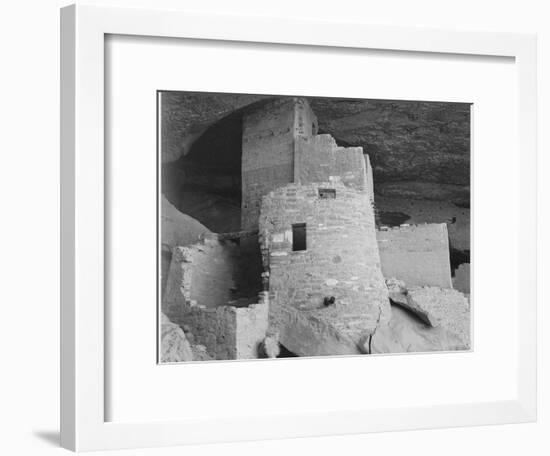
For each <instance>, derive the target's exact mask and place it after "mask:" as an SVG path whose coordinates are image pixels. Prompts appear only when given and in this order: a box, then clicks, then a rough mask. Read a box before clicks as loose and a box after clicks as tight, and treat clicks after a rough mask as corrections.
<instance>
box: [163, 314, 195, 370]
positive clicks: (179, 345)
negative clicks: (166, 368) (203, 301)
mask: <svg viewBox="0 0 550 456" xmlns="http://www.w3.org/2000/svg"><path fill="white" fill-rule="evenodd" d="M160 326H161V351H160V353H161V354H160V359H161V362H163V363H179V362H182V361H193V351H192V350H191V346H190V345H189V342H188V341H187V338H186V337H185V333H184V332H183V330H182V329H181V328H180V327H179V326H178V325H177V324H175V323H172V322H171V321H170V320H169V319H168V317H167V316H166V315H164V314H161V325H160Z"/></svg>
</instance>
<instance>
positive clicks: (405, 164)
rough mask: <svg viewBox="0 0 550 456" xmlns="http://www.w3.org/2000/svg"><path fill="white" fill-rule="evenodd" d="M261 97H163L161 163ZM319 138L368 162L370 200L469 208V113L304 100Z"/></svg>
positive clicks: (463, 107) (428, 106)
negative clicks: (352, 149) (359, 150)
mask: <svg viewBox="0 0 550 456" xmlns="http://www.w3.org/2000/svg"><path fill="white" fill-rule="evenodd" d="M268 98H269V97H266V96H262V95H238V94H224V95H220V94H199V93H184V92H180V93H166V94H164V95H163V104H162V114H163V124H162V151H163V157H162V158H163V163H166V162H173V161H175V160H177V159H178V158H180V157H181V156H183V155H186V154H187V153H189V151H190V149H191V147H192V145H193V143H194V142H195V141H196V140H197V139H198V138H199V137H200V136H201V135H202V134H203V133H204V131H206V130H207V128H208V127H210V126H211V125H213V124H214V123H216V122H217V121H219V120H220V119H222V118H224V117H226V116H228V115H230V114H232V113H236V112H246V111H247V110H249V109H251V108H252V107H253V106H254V105H255V104H256V105H257V104H259V103H262V102H264V101H265V100H266V99H268ZM308 100H309V102H310V104H311V107H312V109H313V111H314V112H315V114H316V116H317V119H318V127H319V132H320V133H329V134H331V135H332V136H333V137H334V138H335V139H336V141H337V142H338V144H339V145H341V146H361V147H363V149H364V151H365V153H367V154H369V156H370V159H371V162H372V165H373V172H374V181H375V183H376V192H377V194H380V195H386V196H392V197H395V196H405V197H412V198H422V199H433V200H447V201H449V200H452V201H456V202H459V203H460V204H469V176H470V105H469V104H467V103H442V102H422V101H392V100H353V99H335V98H315V97H310V98H308Z"/></svg>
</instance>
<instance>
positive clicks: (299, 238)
mask: <svg viewBox="0 0 550 456" xmlns="http://www.w3.org/2000/svg"><path fill="white" fill-rule="evenodd" d="M306 249H307V242H306V224H305V223H295V224H293V225H292V251H294V252H298V251H300V250H306Z"/></svg>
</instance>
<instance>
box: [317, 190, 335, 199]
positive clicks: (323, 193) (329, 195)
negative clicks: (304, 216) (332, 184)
mask: <svg viewBox="0 0 550 456" xmlns="http://www.w3.org/2000/svg"><path fill="white" fill-rule="evenodd" d="M319 198H321V199H334V198H336V189H334V188H320V189H319Z"/></svg>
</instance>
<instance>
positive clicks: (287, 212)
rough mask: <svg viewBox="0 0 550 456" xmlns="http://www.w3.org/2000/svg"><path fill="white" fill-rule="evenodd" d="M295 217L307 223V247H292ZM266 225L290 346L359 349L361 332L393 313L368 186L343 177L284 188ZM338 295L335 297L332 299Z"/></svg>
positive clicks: (273, 303)
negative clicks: (324, 194) (329, 195)
mask: <svg viewBox="0 0 550 456" xmlns="http://www.w3.org/2000/svg"><path fill="white" fill-rule="evenodd" d="M319 188H323V189H328V188H330V189H334V190H335V192H336V197H335V198H334V199H320V198H319ZM296 223H305V224H306V237H307V240H306V244H307V247H306V249H305V250H301V251H293V230H292V225H293V224H296ZM260 232H261V233H262V236H263V238H262V254H263V257H264V265H265V266H266V267H267V268H268V270H269V290H270V293H271V294H272V298H271V299H270V327H271V328H273V329H276V330H279V332H280V335H281V344H282V345H284V346H285V347H287V348H288V349H289V350H290V351H292V352H294V353H296V354H297V355H299V356H315V355H321V354H331V353H330V350H332V354H355V353H358V348H357V343H358V342H359V338H360V336H361V335H362V334H363V333H365V332H369V333H372V332H373V331H374V329H375V328H376V326H377V325H378V324H380V322H383V321H387V320H389V316H390V312H391V311H390V306H389V300H388V291H387V288H386V285H385V283H384V279H383V277H382V272H381V269H380V261H379V255H378V244H377V242H376V236H375V229H374V215H373V210H372V207H371V204H370V199H369V194H368V192H367V191H363V192H358V191H356V190H354V189H351V188H348V187H346V186H344V185H343V184H342V183H339V182H326V183H319V184H309V185H297V184H292V185H287V186H286V187H281V188H279V189H277V190H275V191H273V192H271V193H270V194H269V195H267V196H266V197H265V198H264V200H263V204H262V211H261V217H260ZM331 296H334V297H335V302H334V304H332V305H329V306H326V305H325V304H324V299H325V298H326V297H331ZM293 310H295V311H296V313H294V312H293Z"/></svg>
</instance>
